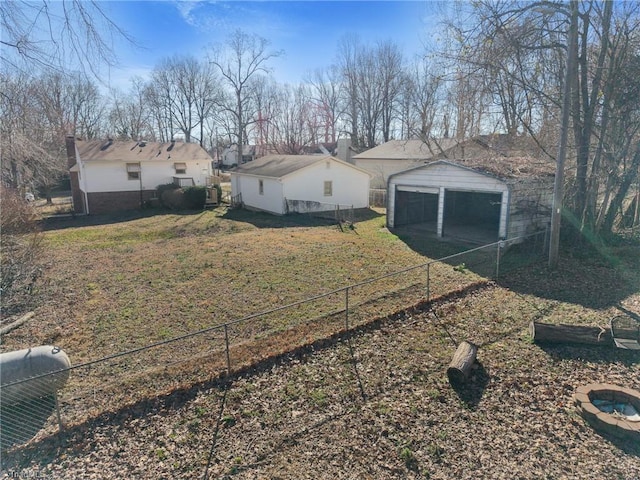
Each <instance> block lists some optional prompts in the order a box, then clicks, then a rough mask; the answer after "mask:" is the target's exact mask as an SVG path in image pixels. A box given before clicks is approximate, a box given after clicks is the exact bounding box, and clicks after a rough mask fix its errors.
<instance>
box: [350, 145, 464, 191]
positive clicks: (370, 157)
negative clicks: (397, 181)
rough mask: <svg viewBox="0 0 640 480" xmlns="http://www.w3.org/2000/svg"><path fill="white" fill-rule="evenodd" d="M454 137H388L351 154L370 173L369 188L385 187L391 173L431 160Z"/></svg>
mask: <svg viewBox="0 0 640 480" xmlns="http://www.w3.org/2000/svg"><path fill="white" fill-rule="evenodd" d="M455 143H456V140H454V139H451V138H445V139H440V140H435V139H431V140H389V141H388V142H386V143H383V144H382V145H378V146H377V147H374V148H372V149H370V150H367V151H364V152H362V153H359V154H357V155H354V156H353V157H352V162H353V164H354V165H355V166H357V167H360V168H362V169H363V170H366V171H367V172H369V173H371V174H372V175H373V178H372V180H371V188H386V186H387V180H388V179H389V177H390V176H391V175H393V174H394V173H397V172H401V171H403V170H407V169H408V168H411V167H413V166H415V165H418V164H421V163H424V162H425V161H427V160H432V159H433V158H434V157H435V156H436V155H438V154H440V153H441V152H442V151H443V150H446V149H449V148H451V147H452V146H453V145H454V144H455Z"/></svg>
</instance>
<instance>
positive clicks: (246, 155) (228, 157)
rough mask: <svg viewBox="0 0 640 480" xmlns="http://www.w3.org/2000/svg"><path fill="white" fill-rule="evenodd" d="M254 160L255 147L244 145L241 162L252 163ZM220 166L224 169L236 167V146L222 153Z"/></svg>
mask: <svg viewBox="0 0 640 480" xmlns="http://www.w3.org/2000/svg"><path fill="white" fill-rule="evenodd" d="M255 159H256V146H255V145H244V146H243V147H242V162H240V163H247V162H252V161H253V160H255ZM222 165H223V166H225V167H235V166H237V165H238V146H237V145H231V146H230V147H227V148H225V149H224V152H222Z"/></svg>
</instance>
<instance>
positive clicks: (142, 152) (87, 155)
mask: <svg viewBox="0 0 640 480" xmlns="http://www.w3.org/2000/svg"><path fill="white" fill-rule="evenodd" d="M75 143H76V148H77V149H78V153H79V154H80V158H81V159H82V161H83V162H95V161H114V162H151V161H167V160H169V161H172V162H176V161H177V162H186V161H198V160H200V161H203V162H210V161H211V157H210V156H209V154H208V153H207V152H206V150H205V149H204V148H202V147H201V146H200V145H199V144H197V143H184V142H167V143H160V142H135V141H124V142H122V141H113V140H89V141H82V140H77V141H76V142H75Z"/></svg>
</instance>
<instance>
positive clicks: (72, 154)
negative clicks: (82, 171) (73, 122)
mask: <svg viewBox="0 0 640 480" xmlns="http://www.w3.org/2000/svg"><path fill="white" fill-rule="evenodd" d="M65 143H66V147H67V168H71V167H73V166H74V165H75V164H76V139H75V137H74V136H73V135H67V137H66V138H65ZM69 179H70V181H71V199H72V201H73V211H74V212H75V213H85V208H84V197H83V195H82V191H81V190H80V179H79V177H78V172H69Z"/></svg>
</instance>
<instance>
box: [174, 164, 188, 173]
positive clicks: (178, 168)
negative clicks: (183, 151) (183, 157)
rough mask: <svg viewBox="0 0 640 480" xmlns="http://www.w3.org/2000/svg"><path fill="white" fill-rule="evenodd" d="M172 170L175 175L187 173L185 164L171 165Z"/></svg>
mask: <svg viewBox="0 0 640 480" xmlns="http://www.w3.org/2000/svg"><path fill="white" fill-rule="evenodd" d="M173 168H175V169H176V174H178V175H180V174H182V175H184V174H185V173H187V164H186V163H174V164H173Z"/></svg>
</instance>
